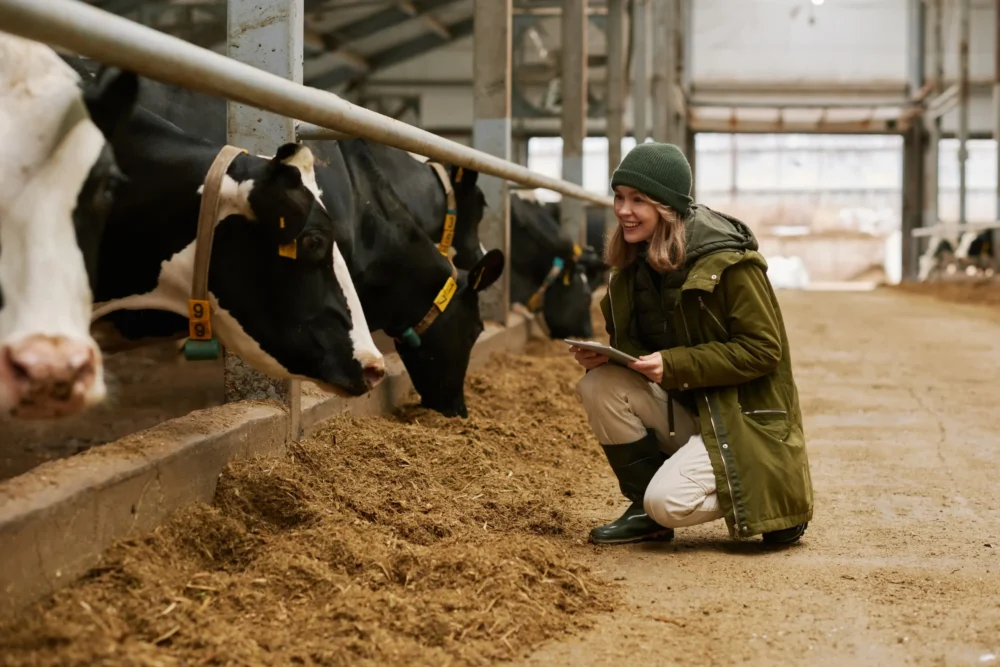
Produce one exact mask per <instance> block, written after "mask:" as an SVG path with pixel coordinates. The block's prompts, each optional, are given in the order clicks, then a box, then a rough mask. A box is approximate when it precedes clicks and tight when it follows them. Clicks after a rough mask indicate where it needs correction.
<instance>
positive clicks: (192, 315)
mask: <svg viewBox="0 0 1000 667" xmlns="http://www.w3.org/2000/svg"><path fill="white" fill-rule="evenodd" d="M188 338H190V339H191V340H211V338H212V307H211V306H210V305H209V303H208V300H206V299H188Z"/></svg>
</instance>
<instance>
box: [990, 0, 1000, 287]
mask: <svg viewBox="0 0 1000 667" xmlns="http://www.w3.org/2000/svg"><path fill="white" fill-rule="evenodd" d="M993 20H994V25H993V58H994V60H993V141H995V142H996V145H997V207H996V213H995V214H994V216H993V219H994V220H1000V0H996V3H995V4H994V10H993ZM990 248H991V249H992V250H993V265H994V268H996V269H1000V229H994V230H993V233H992V234H991V235H990Z"/></svg>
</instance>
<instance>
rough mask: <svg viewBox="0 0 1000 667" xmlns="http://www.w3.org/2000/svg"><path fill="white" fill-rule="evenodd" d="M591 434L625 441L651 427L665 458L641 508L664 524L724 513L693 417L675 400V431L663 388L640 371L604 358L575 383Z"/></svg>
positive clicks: (620, 442)
mask: <svg viewBox="0 0 1000 667" xmlns="http://www.w3.org/2000/svg"><path fill="white" fill-rule="evenodd" d="M576 388H577V392H578V393H579V395H580V399H581V400H582V401H583V407H584V410H586V412H587V417H588V419H589V420H590V427H591V429H593V431H594V435H596V436H597V439H598V440H599V441H600V442H601V444H603V445H625V444H630V443H633V442H637V441H638V440H641V439H642V438H644V437H646V433H647V429H652V430H653V432H654V433H655V434H656V439H657V440H658V441H659V443H660V449H661V450H662V451H663V453H665V454H666V455H667V456H668V457H670V458H668V459H667V460H666V462H664V464H663V465H662V466H661V467H660V469H659V470H658V471H657V472H656V474H655V475H654V476H653V479H652V481H650V483H649V486H648V487H647V488H646V495H645V498H644V499H643V507H644V508H645V510H646V514H648V515H649V516H650V517H651V518H652V519H653V520H654V521H656V522H657V523H658V524H660V525H661V526H666V527H667V528H683V527H686V526H694V525H697V524H699V523H705V522H707V521H714V520H715V519H721V518H722V517H723V516H724V513H723V511H722V510H721V509H720V508H719V498H718V496H717V495H716V493H715V474H714V473H713V472H712V462H711V461H710V460H709V458H708V450H706V449H705V441H704V440H702V437H701V433H700V428H699V426H698V423H697V421H696V419H695V418H694V417H693V416H692V415H691V414H690V413H689V412H688V411H687V410H685V409H684V408H683V407H682V406H681V405H680V404H679V403H677V402H676V401H674V432H675V434H676V435H675V436H674V437H671V436H670V430H669V428H668V424H667V400H668V399H667V393H666V392H665V391H664V390H663V388H661V387H660V386H659V385H657V384H653V383H652V382H650V381H649V380H647V379H646V378H645V376H643V375H641V374H640V373H637V372H636V371H633V370H631V369H629V368H625V367H624V366H619V365H617V364H613V363H610V362H609V363H606V364H604V365H602V366H598V367H597V368H595V369H594V370H592V371H590V372H589V373H587V374H586V375H584V376H583V377H582V378H581V379H580V381H579V382H578V383H577V385H576Z"/></svg>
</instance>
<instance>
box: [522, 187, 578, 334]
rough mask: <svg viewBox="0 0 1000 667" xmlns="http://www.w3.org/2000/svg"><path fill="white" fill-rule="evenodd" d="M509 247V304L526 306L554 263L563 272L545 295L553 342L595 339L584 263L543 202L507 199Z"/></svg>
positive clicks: (545, 314)
mask: <svg viewBox="0 0 1000 667" xmlns="http://www.w3.org/2000/svg"><path fill="white" fill-rule="evenodd" d="M510 245H511V252H510V264H511V273H510V298H511V301H512V302H515V303H521V304H524V305H526V306H527V305H529V302H530V301H531V297H532V295H533V294H535V292H536V291H538V289H539V287H541V286H542V284H543V282H544V281H545V279H546V276H548V275H549V274H550V272H552V271H553V269H552V267H553V265H554V262H555V261H556V260H557V259H558V260H559V261H560V262H561V263H562V264H563V267H564V268H563V269H562V270H561V271H560V272H559V273H558V275H557V276H555V280H553V281H552V282H551V283H550V284H549V286H548V288H547V289H546V291H545V293H544V300H543V306H542V312H543V313H544V317H545V324H546V326H547V327H548V329H549V332H550V335H551V336H552V337H553V338H574V337H575V338H588V337H590V336H593V334H594V329H593V324H592V323H591V315H590V307H591V299H592V294H593V290H592V289H591V286H590V281H589V279H588V277H587V273H586V269H585V266H584V264H582V263H581V262H579V261H578V260H579V259H580V258H579V257H576V253H575V252H574V243H573V241H571V240H570V239H569V238H568V237H567V236H566V235H565V234H563V233H562V230H561V229H560V227H559V221H558V218H554V217H552V215H551V214H550V213H549V211H547V210H546V209H545V207H544V206H543V205H542V204H539V203H537V202H534V201H530V200H528V199H525V198H522V197H520V196H518V195H511V196H510ZM581 250H583V249H582V248H581ZM553 273H554V272H553Z"/></svg>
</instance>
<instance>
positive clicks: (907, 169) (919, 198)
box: [900, 116, 925, 281]
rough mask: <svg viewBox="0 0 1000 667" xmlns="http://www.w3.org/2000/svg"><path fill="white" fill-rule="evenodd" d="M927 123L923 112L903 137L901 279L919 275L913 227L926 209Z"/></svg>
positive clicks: (914, 227)
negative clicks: (925, 151)
mask: <svg viewBox="0 0 1000 667" xmlns="http://www.w3.org/2000/svg"><path fill="white" fill-rule="evenodd" d="M924 160H925V155H924V123H923V119H922V117H921V116H916V117H914V119H913V125H912V126H911V127H910V129H909V131H907V133H906V135H905V136H904V137H903V215H902V220H901V228H900V232H901V237H902V239H901V242H902V244H903V247H902V265H903V267H902V268H903V270H902V280H903V281H912V280H914V279H915V278H916V277H917V256H918V255H917V244H916V243H915V242H914V238H913V230H914V229H916V228H917V227H919V226H920V219H921V216H922V215H923V210H924V198H925V196H924V182H925V178H924Z"/></svg>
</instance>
